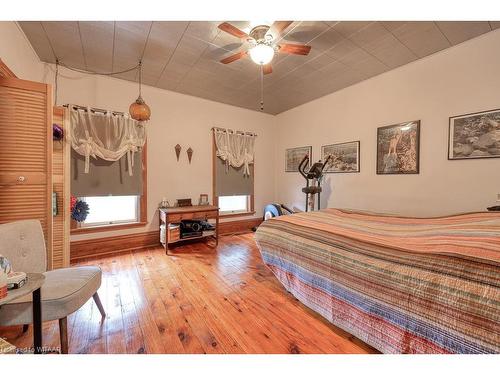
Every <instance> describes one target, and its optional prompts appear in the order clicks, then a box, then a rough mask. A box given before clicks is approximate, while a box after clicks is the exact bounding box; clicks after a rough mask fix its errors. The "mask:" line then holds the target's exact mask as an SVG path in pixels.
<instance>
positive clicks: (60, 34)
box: [42, 21, 86, 69]
mask: <svg viewBox="0 0 500 375" xmlns="http://www.w3.org/2000/svg"><path fill="white" fill-rule="evenodd" d="M42 25H43V28H44V29H45V31H46V33H47V36H48V38H49V40H50V44H51V45H52V48H54V51H55V54H56V56H57V58H58V59H59V60H60V61H61V62H63V63H64V64H67V65H70V66H73V67H75V68H79V69H85V68H86V65H85V59H84V55H83V47H82V42H81V39H80V32H79V30H78V22H76V21H71V22H69V21H68V22H66V21H64V22H61V21H51V22H47V21H44V22H42Z"/></svg>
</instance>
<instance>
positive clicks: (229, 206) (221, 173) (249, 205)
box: [212, 140, 255, 216]
mask: <svg viewBox="0 0 500 375" xmlns="http://www.w3.org/2000/svg"><path fill="white" fill-rule="evenodd" d="M216 153H217V147H216V145H215V140H214V142H213V155H212V157H213V179H214V180H213V186H214V204H215V205H216V206H219V209H220V211H219V212H220V214H221V215H222V216H231V215H235V216H244V215H253V214H254V213H255V212H254V195H253V194H254V164H251V165H250V175H245V174H244V172H243V167H241V168H233V167H228V166H227V165H226V163H225V162H224V161H223V160H222V159H220V158H219V157H217V155H216Z"/></svg>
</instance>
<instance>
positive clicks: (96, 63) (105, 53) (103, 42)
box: [78, 21, 115, 72]
mask: <svg viewBox="0 0 500 375" xmlns="http://www.w3.org/2000/svg"><path fill="white" fill-rule="evenodd" d="M114 25H115V23H114V22H113V21H110V22H103V21H98V22H94V21H79V22H78V26H79V27H80V33H81V36H82V43H83V49H84V53H85V61H86V63H87V68H88V69H90V70H94V71H97V72H111V71H112V66H113V37H114V29H115V28H114Z"/></svg>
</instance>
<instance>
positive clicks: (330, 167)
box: [321, 141, 360, 173]
mask: <svg viewBox="0 0 500 375" xmlns="http://www.w3.org/2000/svg"><path fill="white" fill-rule="evenodd" d="M359 148H360V142H359V141H352V142H344V143H335V144H333V145H326V146H321V160H326V158H327V157H328V156H329V155H331V158H330V160H329V161H328V163H327V165H326V167H325V169H324V173H356V172H359Z"/></svg>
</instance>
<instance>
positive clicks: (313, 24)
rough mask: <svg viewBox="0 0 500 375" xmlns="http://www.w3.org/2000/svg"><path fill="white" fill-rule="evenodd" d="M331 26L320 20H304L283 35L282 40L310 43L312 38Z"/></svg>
mask: <svg viewBox="0 0 500 375" xmlns="http://www.w3.org/2000/svg"><path fill="white" fill-rule="evenodd" d="M329 28H330V26H328V25H327V24H326V23H324V22H319V21H303V22H300V23H299V24H298V25H297V26H296V27H295V28H293V29H291V30H290V31H289V32H287V33H286V34H285V35H284V36H283V41H282V42H292V43H302V44H309V42H310V41H311V40H313V39H314V38H316V37H317V36H318V35H320V34H321V33H324V32H326V31H327V30H328V29H329Z"/></svg>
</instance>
